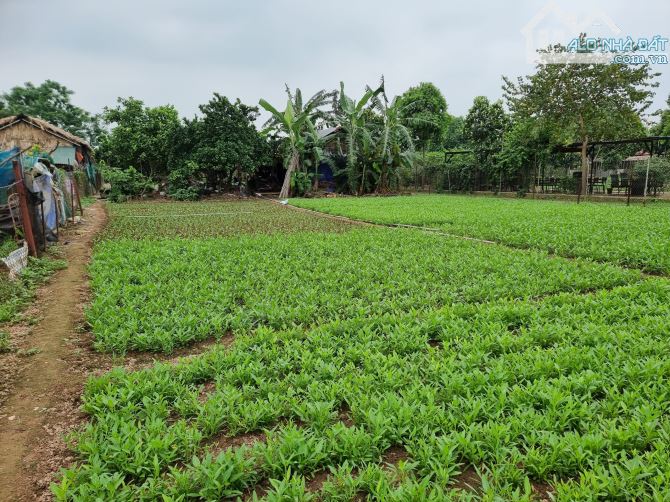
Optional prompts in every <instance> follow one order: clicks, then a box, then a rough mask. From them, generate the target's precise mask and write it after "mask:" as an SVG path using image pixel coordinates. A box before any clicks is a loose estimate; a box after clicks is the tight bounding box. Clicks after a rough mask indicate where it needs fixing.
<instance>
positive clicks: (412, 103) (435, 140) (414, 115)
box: [398, 82, 450, 151]
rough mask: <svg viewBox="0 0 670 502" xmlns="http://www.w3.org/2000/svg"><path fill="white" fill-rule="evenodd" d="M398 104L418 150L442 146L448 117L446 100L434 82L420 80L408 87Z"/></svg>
mask: <svg viewBox="0 0 670 502" xmlns="http://www.w3.org/2000/svg"><path fill="white" fill-rule="evenodd" d="M398 106H399V107H400V108H401V109H402V113H403V117H404V118H405V119H406V122H407V125H408V127H409V128H410V130H411V132H412V136H413V139H414V144H415V145H416V147H417V148H418V149H419V150H423V151H427V150H430V149H431V148H438V149H439V148H441V147H442V140H443V138H444V135H445V132H446V130H447V126H448V125H449V118H450V117H449V114H448V113H447V101H446V99H444V96H443V95H442V92H441V91H440V90H439V89H438V88H437V87H436V86H435V85H434V84H432V83H430V82H421V83H420V84H419V85H418V86H416V87H410V88H409V89H408V90H406V91H405V92H404V93H403V94H402V95H401V96H400V98H399V103H398Z"/></svg>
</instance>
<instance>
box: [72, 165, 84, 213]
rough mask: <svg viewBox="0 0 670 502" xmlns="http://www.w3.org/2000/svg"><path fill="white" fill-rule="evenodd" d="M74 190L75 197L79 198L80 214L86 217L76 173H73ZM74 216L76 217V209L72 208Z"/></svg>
mask: <svg viewBox="0 0 670 502" xmlns="http://www.w3.org/2000/svg"><path fill="white" fill-rule="evenodd" d="M72 187H73V188H72V189H73V190H74V193H75V195H76V196H77V205H78V206H79V213H80V214H81V217H82V218H83V217H84V209H83V208H82V207H81V198H80V197H79V186H78V185H77V177H76V176H75V175H74V171H72ZM72 215H73V217H74V208H72Z"/></svg>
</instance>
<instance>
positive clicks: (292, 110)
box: [259, 86, 334, 198]
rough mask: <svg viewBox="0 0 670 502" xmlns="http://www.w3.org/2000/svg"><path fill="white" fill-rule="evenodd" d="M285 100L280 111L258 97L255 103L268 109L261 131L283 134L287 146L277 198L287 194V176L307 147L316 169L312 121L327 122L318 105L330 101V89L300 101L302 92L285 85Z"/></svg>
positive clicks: (317, 151)
mask: <svg viewBox="0 0 670 502" xmlns="http://www.w3.org/2000/svg"><path fill="white" fill-rule="evenodd" d="M286 94H287V95H288V100H287V102H286V108H285V109H284V111H283V112H280V111H278V110H277V109H276V108H275V107H273V106H272V105H271V104H270V103H268V102H267V101H266V100H264V99H261V100H260V101H259V104H260V105H261V106H262V107H263V108H264V109H265V110H267V111H268V112H270V118H269V119H268V120H267V122H266V123H265V131H273V130H274V131H277V132H279V133H280V134H284V135H285V136H286V137H287V141H288V149H287V154H286V157H285V159H284V165H285V166H286V176H285V177H284V182H283V184H282V189H281V192H280V193H279V197H280V198H286V197H288V196H289V192H290V189H291V176H293V173H294V172H296V171H298V170H300V167H301V160H302V159H303V157H304V154H305V153H306V150H309V153H310V155H311V160H312V161H313V162H315V163H316V164H317V165H316V168H315V169H318V161H319V160H320V159H321V156H322V152H321V141H320V138H319V136H318V134H317V133H316V127H315V126H314V122H315V121H316V120H319V119H321V120H325V121H328V119H329V115H328V114H327V113H326V112H324V111H323V110H321V107H322V106H324V105H327V104H329V103H331V102H332V100H333V97H334V92H326V91H325V90H321V91H319V92H317V93H316V94H314V96H312V97H311V98H309V99H308V100H307V101H306V102H303V98H302V91H301V90H300V89H299V88H296V90H295V92H292V91H291V89H290V88H289V87H288V86H286Z"/></svg>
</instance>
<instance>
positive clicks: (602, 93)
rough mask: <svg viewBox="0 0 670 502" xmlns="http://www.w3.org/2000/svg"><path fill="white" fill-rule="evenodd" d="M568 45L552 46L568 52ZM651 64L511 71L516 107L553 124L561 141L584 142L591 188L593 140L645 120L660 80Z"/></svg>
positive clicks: (509, 87)
mask: <svg viewBox="0 0 670 502" xmlns="http://www.w3.org/2000/svg"><path fill="white" fill-rule="evenodd" d="M565 51H566V50H565V48H564V47H562V46H560V45H559V46H555V47H552V48H550V49H548V52H554V53H561V52H565ZM657 75H658V74H656V73H653V72H652V71H651V68H650V66H649V65H647V64H644V65H624V64H596V63H591V64H567V63H565V64H539V65H538V66H537V69H536V72H535V73H534V74H532V75H528V76H525V77H519V78H518V79H517V80H516V81H513V80H510V79H508V78H506V77H503V79H504V85H503V92H504V94H505V98H506V100H507V104H508V106H509V108H510V110H511V111H512V112H513V113H514V114H515V115H519V116H525V117H533V118H535V119H538V120H542V121H545V122H547V123H548V124H550V126H551V129H552V130H553V131H554V132H555V133H557V136H558V137H557V138H556V140H557V141H561V142H574V141H578V142H580V143H582V186H581V193H585V192H586V184H587V173H588V160H587V157H586V149H587V145H588V143H589V142H590V141H597V140H602V139H615V138H617V137H620V136H621V135H622V133H623V132H626V131H630V129H631V128H633V127H636V125H635V124H636V122H638V123H639V120H640V119H639V116H640V114H641V113H642V112H643V111H644V110H646V109H647V108H648V107H649V105H650V104H651V99H652V97H653V90H652V89H653V88H654V87H655V86H657V85H658V83H657V82H655V80H654V79H655V77H656V76H657Z"/></svg>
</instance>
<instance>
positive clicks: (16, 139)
mask: <svg viewBox="0 0 670 502" xmlns="http://www.w3.org/2000/svg"><path fill="white" fill-rule="evenodd" d="M35 145H37V146H38V147H39V148H40V149H41V150H42V151H44V152H48V153H49V155H50V156H51V158H53V161H54V164H56V165H57V166H59V167H62V168H65V169H66V170H68V171H70V170H73V169H84V170H86V169H87V168H88V167H89V166H90V165H92V163H93V149H92V148H91V145H89V144H88V142H87V141H86V140H85V139H82V138H80V137H78V136H75V135H74V134H70V133H69V132H67V131H65V130H63V129H61V128H60V127H56V126H55V125H53V124H50V123H49V122H47V121H46V120H42V119H39V118H37V117H30V116H28V115H13V116H11V117H5V118H2V119H0V150H10V149H12V148H14V147H18V148H19V150H21V151H24V150H26V149H30V148H32V147H33V146H35Z"/></svg>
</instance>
